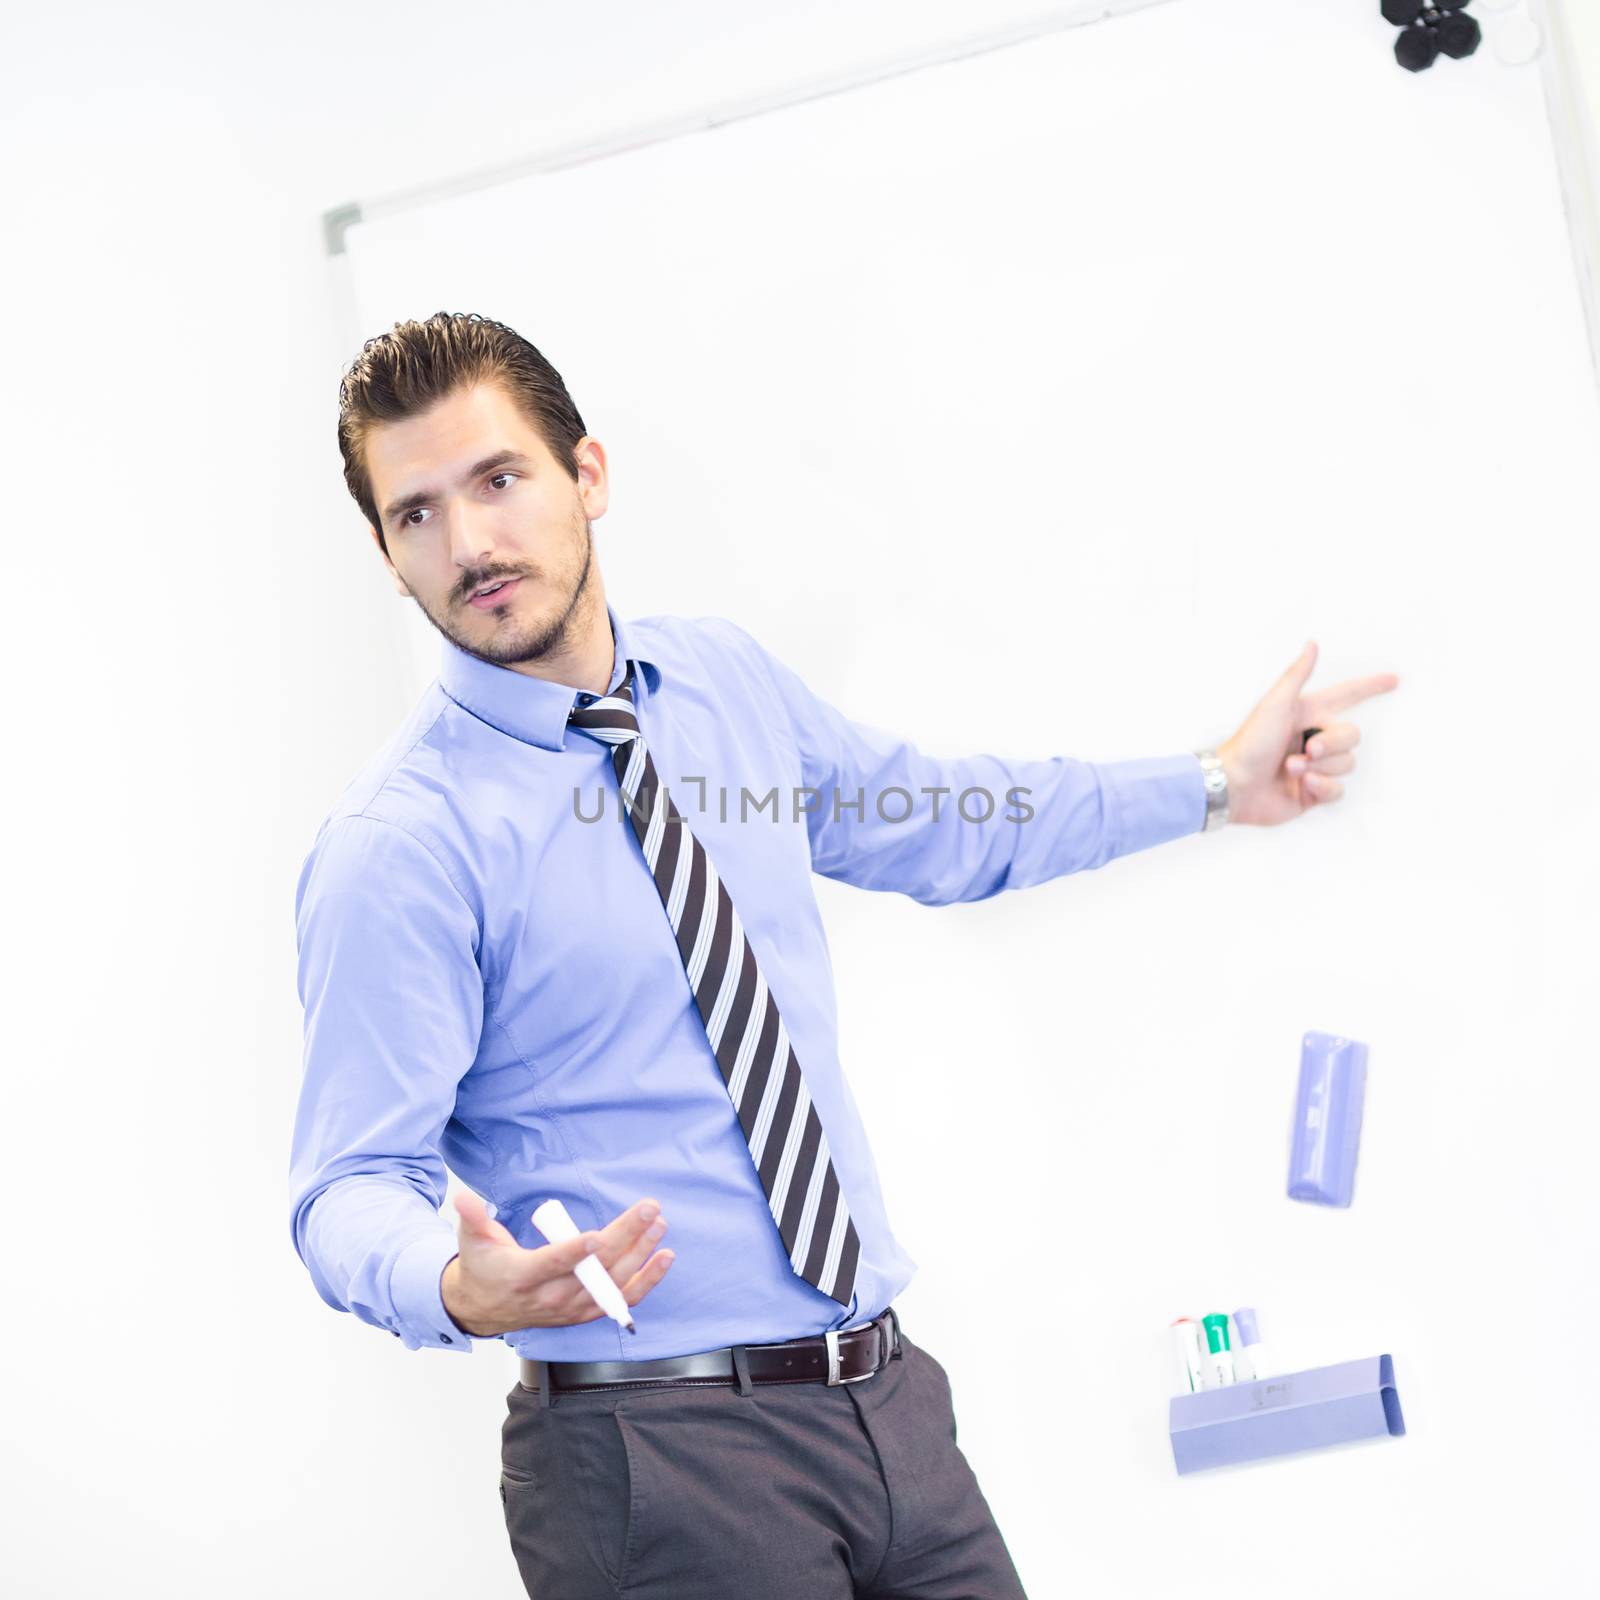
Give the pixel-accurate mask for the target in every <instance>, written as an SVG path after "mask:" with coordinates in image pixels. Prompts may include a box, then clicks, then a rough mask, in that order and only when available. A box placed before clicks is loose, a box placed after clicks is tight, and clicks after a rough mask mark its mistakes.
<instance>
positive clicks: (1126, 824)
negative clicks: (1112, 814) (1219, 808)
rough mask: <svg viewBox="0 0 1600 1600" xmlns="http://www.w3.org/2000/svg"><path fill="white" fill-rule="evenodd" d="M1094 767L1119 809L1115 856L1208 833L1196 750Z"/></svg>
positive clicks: (1142, 757) (1099, 764) (1113, 762)
mask: <svg viewBox="0 0 1600 1600" xmlns="http://www.w3.org/2000/svg"><path fill="white" fill-rule="evenodd" d="M1095 765H1096V766H1097V767H1098V769H1099V772H1100V778H1101V781H1102V782H1103V783H1104V784H1105V786H1106V788H1107V790H1108V791H1109V792H1110V795H1111V802H1112V805H1113V807H1114V808H1115V811H1116V835H1115V837H1116V840H1117V848H1116V854H1117V855H1119V856H1128V855H1132V854H1133V853H1134V852H1135V851H1138V850H1148V849H1149V848H1150V846H1151V845H1155V844H1165V843H1166V842H1167V841H1168V840H1169V839H1181V838H1182V837H1183V836H1184V835H1185V834H1187V833H1201V832H1204V830H1205V825H1206V781H1205V774H1204V772H1202V770H1201V768H1200V758H1199V756H1197V755H1196V754H1195V753H1194V752H1193V751H1186V752H1185V753H1184V754H1182V755H1176V756H1140V757H1138V758H1137V759H1135V760H1132V761H1099V762H1096V763H1095Z"/></svg>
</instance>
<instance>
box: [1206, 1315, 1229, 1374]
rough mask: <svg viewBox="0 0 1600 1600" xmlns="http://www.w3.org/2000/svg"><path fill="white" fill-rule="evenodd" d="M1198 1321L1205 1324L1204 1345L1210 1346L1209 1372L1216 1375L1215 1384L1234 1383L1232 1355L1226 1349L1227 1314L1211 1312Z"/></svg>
mask: <svg viewBox="0 0 1600 1600" xmlns="http://www.w3.org/2000/svg"><path fill="white" fill-rule="evenodd" d="M1200 1320H1201V1321H1202V1322H1203V1323H1204V1324H1205V1330H1206V1343H1207V1344H1209V1345H1210V1346H1211V1370H1212V1371H1213V1372H1214V1373H1215V1374H1216V1375H1217V1383H1218V1384H1219V1385H1226V1384H1230V1383H1233V1382H1235V1381H1236V1380H1235V1377H1234V1371H1233V1355H1232V1353H1231V1352H1230V1351H1229V1349H1228V1314H1227V1312H1225V1311H1213V1312H1212V1313H1211V1315H1210V1316H1209V1317H1202V1318H1201V1319H1200Z"/></svg>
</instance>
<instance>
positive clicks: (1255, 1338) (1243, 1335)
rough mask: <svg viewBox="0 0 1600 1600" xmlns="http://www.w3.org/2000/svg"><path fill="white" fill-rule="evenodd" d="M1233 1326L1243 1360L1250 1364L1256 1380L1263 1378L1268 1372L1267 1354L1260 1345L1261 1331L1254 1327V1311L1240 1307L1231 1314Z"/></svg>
mask: <svg viewBox="0 0 1600 1600" xmlns="http://www.w3.org/2000/svg"><path fill="white" fill-rule="evenodd" d="M1233 1325H1234V1327H1236V1328H1237V1329H1238V1330H1239V1348H1240V1349H1241V1350H1243V1351H1244V1354H1245V1358H1246V1359H1247V1360H1248V1361H1249V1363H1250V1370H1251V1372H1252V1373H1254V1374H1255V1376H1256V1377H1258V1378H1265V1377H1267V1376H1268V1374H1269V1372H1270V1368H1269V1367H1268V1365H1267V1352H1266V1348H1265V1346H1264V1345H1263V1344H1262V1343H1261V1330H1260V1328H1258V1327H1257V1326H1256V1314H1255V1310H1254V1308H1253V1307H1251V1306H1240V1308H1239V1309H1238V1310H1237V1311H1235V1312H1234V1314H1233Z"/></svg>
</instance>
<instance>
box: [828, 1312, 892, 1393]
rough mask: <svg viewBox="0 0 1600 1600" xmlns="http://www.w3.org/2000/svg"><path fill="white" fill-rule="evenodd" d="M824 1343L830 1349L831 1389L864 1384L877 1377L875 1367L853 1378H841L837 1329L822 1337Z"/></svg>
mask: <svg viewBox="0 0 1600 1600" xmlns="http://www.w3.org/2000/svg"><path fill="white" fill-rule="evenodd" d="M868 1326H871V1324H868ZM822 1342H823V1343H824V1344H825V1345H826V1346H827V1347H828V1384H829V1386H830V1387H832V1388H838V1387H839V1385H840V1384H843V1383H862V1382H865V1380H866V1379H868V1378H871V1377H874V1376H875V1375H876V1373H877V1370H878V1369H877V1368H876V1367H873V1368H870V1369H869V1370H868V1371H866V1372H858V1373H857V1374H856V1375H855V1377H853V1378H841V1377H840V1376H839V1330H838V1329H837V1328H829V1329H827V1330H826V1331H825V1332H824V1333H823V1335H822Z"/></svg>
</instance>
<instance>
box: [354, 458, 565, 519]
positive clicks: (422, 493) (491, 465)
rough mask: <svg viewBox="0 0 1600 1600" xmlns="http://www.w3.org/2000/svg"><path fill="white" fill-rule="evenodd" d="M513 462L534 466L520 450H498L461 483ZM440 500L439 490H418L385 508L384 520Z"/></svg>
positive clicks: (475, 465)
mask: <svg viewBox="0 0 1600 1600" xmlns="http://www.w3.org/2000/svg"><path fill="white" fill-rule="evenodd" d="M512 462H515V463H516V464H517V465H518V466H522V467H531V466H532V465H533V463H532V461H530V460H529V459H528V457H527V456H525V455H524V454H523V453H522V452H521V451H520V450H496V451H495V453H494V454H493V455H492V456H485V457H484V458H483V460H482V461H478V462H475V463H474V464H473V465H472V466H470V467H468V468H467V470H466V472H465V474H464V475H463V476H462V479H461V481H462V482H463V483H470V482H471V481H472V480H473V479H474V478H481V477H482V476H483V475H484V473H486V472H492V471H493V470H494V469H495V468H496V467H508V466H510V465H511V464H512ZM438 498H439V492H438V490H437V489H418V490H417V491H416V493H415V494H408V495H406V496H405V497H404V498H403V499H400V500H395V501H393V502H391V503H390V504H389V505H386V506H385V507H384V508H383V520H384V522H385V523H386V524H387V523H390V522H393V521H394V519H395V518H396V517H403V516H404V515H405V514H406V512H408V511H415V510H416V509H417V507H418V506H425V505H427V503H428V502H429V501H430V500H437V499H438Z"/></svg>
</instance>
